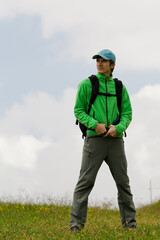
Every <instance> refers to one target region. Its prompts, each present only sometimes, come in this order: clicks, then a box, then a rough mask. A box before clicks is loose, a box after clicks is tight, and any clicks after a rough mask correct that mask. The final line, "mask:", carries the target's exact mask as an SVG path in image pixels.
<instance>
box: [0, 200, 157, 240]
mask: <svg viewBox="0 0 160 240" xmlns="http://www.w3.org/2000/svg"><path fill="white" fill-rule="evenodd" d="M69 220H70V207H69V206H58V205H49V206H48V205H42V206H41V205H32V204H28V205H26V204H25V205H23V204H10V203H0V239H1V240H2V239H4V240H7V239H12V240H25V239H28V240H29V239H30V240H48V239H51V240H61V239H62V240H70V239H71V240H72V239H73V240H74V239H79V240H80V239H92V240H94V239H100V240H105V239H111V240H116V239H123V240H124V239H130V240H132V239H135V240H140V239H141V240H145V239H148V240H152V239H156V240H159V239H160V201H159V202H157V203H155V204H153V205H149V206H145V207H142V208H140V209H137V223H138V226H137V227H138V228H137V229H136V230H133V229H132V230H126V229H124V228H123V227H122V226H121V224H120V217H119V211H117V210H109V209H105V208H103V209H102V208H98V207H95V208H89V209H88V217H87V223H86V225H85V228H84V229H83V230H82V231H80V232H78V233H73V232H70V231H69V227H68V223H69Z"/></svg>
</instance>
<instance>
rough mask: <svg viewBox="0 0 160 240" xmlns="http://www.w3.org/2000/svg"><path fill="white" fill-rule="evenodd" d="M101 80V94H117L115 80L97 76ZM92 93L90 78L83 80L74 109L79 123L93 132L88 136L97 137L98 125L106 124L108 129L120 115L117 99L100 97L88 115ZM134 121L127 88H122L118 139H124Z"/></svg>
mask: <svg viewBox="0 0 160 240" xmlns="http://www.w3.org/2000/svg"><path fill="white" fill-rule="evenodd" d="M96 76H97V77H98V80H99V92H103V93H106V91H107V92H108V93H110V94H116V89H115V81H114V80H113V78H112V77H111V76H110V77H106V76H105V75H102V74H100V73H98V74H97V75H96ZM91 93H92V85H91V81H90V79H89V78H87V79H85V80H83V81H82V82H81V83H80V84H79V86H78V91H77V97H76V103H75V107H74V114H75V117H76V118H77V119H78V121H79V122H81V123H82V124H84V125H85V126H86V127H87V128H90V129H93V130H89V129H88V130H87V135H97V133H96V132H95V130H94V129H95V128H96V125H97V123H103V124H106V127H108V126H109V125H111V124H112V122H113V121H114V120H115V119H116V118H117V116H118V115H119V111H118V107H117V98H116V97H114V96H113V97H106V96H103V95H98V96H97V98H96V100H95V102H94V103H93V104H92V107H91V111H90V113H89V115H88V114H87V111H88V106H89V102H90V98H91ZM131 120H132V108H131V103H130V99H129V95H128V93H127V90H126V88H125V86H124V85H123V88H122V103H121V119H120V122H119V124H117V125H116V126H115V128H116V131H117V137H122V136H123V132H124V131H125V130H126V129H127V127H128V125H129V123H130V122H131Z"/></svg>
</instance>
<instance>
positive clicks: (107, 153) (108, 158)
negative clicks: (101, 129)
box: [70, 136, 136, 228]
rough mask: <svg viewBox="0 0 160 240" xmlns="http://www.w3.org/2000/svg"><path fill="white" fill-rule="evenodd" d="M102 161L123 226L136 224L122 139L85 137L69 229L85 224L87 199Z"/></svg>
mask: <svg viewBox="0 0 160 240" xmlns="http://www.w3.org/2000/svg"><path fill="white" fill-rule="evenodd" d="M103 161H105V162H106V163H107V164H108V166H109V169H110V171H111V174H112V176H113V178H114V180H115V183H116V186H117V190H118V205H119V210H120V216H121V222H122V225H123V226H128V227H130V226H132V225H133V224H136V220H135V214H136V210H135V206H134V203H133V200H132V194H131V190H130V185H129V178H128V175H127V161H126V156H125V152H124V142H123V139H122V138H111V137H107V138H105V137H95V136H94V137H92V136H87V137H86V138H85V141H84V146H83V157H82V165H81V170H80V176H79V179H78V183H77V185H76V188H75V191H74V197H73V203H72V208H71V221H70V226H71V227H72V226H75V225H77V226H79V227H80V228H83V226H84V224H85V222H86V216H87V206H88V196H89V194H90V192H91V190H92V188H93V186H94V183H95V179H96V175H97V172H98V170H99V168H100V166H101V164H102V162H103ZM106 185H107V184H106Z"/></svg>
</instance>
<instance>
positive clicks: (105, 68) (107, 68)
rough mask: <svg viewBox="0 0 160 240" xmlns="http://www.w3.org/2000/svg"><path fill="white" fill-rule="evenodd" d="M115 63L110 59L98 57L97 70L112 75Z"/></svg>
mask: <svg viewBox="0 0 160 240" xmlns="http://www.w3.org/2000/svg"><path fill="white" fill-rule="evenodd" d="M114 66H115V64H114V63H112V64H110V61H109V60H105V59H104V58H101V57H99V58H97V71H98V73H101V74H103V75H106V76H110V75H111V72H112V69H113V68H114Z"/></svg>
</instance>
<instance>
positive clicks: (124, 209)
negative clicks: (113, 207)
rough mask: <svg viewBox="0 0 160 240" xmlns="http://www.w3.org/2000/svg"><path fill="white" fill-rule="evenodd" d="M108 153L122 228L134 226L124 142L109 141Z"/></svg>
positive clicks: (119, 140) (108, 162)
mask: <svg viewBox="0 0 160 240" xmlns="http://www.w3.org/2000/svg"><path fill="white" fill-rule="evenodd" d="M109 149H110V151H109V154H108V159H107V160H106V162H107V164H108V165H109V168H110V171H111V173H112V176H113V178H114V180H115V182H116V185H117V190H118V205H119V210H120V215H121V221H122V225H123V226H131V225H133V224H136V220H135V214H136V210H135V206H134V203H133V195H132V193H131V189H130V185H129V178H128V175H127V160H126V156H125V152H124V142H123V139H122V138H113V139H110V148H109Z"/></svg>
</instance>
